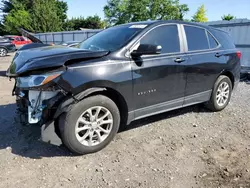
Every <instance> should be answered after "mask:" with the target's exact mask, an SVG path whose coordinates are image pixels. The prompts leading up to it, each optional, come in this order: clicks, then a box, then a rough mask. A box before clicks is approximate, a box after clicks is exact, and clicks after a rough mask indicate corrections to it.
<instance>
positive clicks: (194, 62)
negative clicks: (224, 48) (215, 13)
mask: <svg viewBox="0 0 250 188" xmlns="http://www.w3.org/2000/svg"><path fill="white" fill-rule="evenodd" d="M183 30H184V31H183V32H184V34H185V35H184V38H186V40H184V41H186V45H185V46H186V53H187V55H188V61H187V62H186V65H187V67H186V74H187V85H186V90H185V102H184V105H190V104H195V103H200V102H204V101H208V100H209V99H210V96H211V92H212V88H213V85H214V83H215V80H216V79H217V76H218V75H219V73H220V72H221V70H222V69H223V68H222V67H223V66H224V65H223V62H225V57H224V56H220V55H219V54H220V51H221V46H220V44H219V42H218V41H217V40H216V39H215V37H214V36H213V35H212V34H211V33H210V32H209V31H207V30H206V29H204V28H202V27H198V26H193V25H183Z"/></svg>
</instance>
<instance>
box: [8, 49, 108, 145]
mask: <svg viewBox="0 0 250 188" xmlns="http://www.w3.org/2000/svg"><path fill="white" fill-rule="evenodd" d="M108 53H109V52H108V51H89V50H83V49H75V48H67V47H60V46H54V47H42V48H34V49H27V50H24V51H18V52H17V53H16V54H15V57H14V59H13V61H12V63H11V65H10V67H9V69H8V70H7V73H6V75H7V76H8V77H9V78H14V79H15V81H16V82H15V86H14V89H13V93H12V94H13V95H16V97H17V106H18V108H17V109H18V110H17V113H18V115H19V117H20V118H19V119H20V121H21V123H23V124H32V125H34V124H38V125H41V126H42V140H43V141H45V142H49V143H51V144H55V145H61V143H62V142H61V139H60V131H59V130H56V129H60V126H56V125H55V124H57V120H58V119H59V116H60V115H61V114H62V113H63V112H67V111H68V110H70V109H71V108H72V106H73V105H74V104H75V103H76V102H77V101H78V99H77V96H76V95H78V94H79V92H82V91H81V90H80V91H76V92H75V91H74V93H73V92H72V84H73V85H74V83H71V82H75V81H76V80H77V79H78V77H77V74H72V70H71V71H70V70H69V69H68V66H69V65H72V64H74V63H81V64H84V63H86V62H87V61H88V60H91V59H96V58H101V57H104V56H106V55H107V54H108ZM79 76H81V75H79ZM81 79H82V81H81V82H84V80H83V78H81ZM86 92H87V91H86ZM82 96H83V95H82V94H80V95H79V97H80V98H81V97H82Z"/></svg>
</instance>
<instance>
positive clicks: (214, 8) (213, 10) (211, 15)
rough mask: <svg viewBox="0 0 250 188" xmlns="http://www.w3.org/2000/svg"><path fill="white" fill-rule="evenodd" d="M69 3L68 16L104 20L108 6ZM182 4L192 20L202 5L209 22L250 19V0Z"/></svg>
mask: <svg viewBox="0 0 250 188" xmlns="http://www.w3.org/2000/svg"><path fill="white" fill-rule="evenodd" d="M64 1H67V2H68V6H69V10H68V16H69V18H71V17H79V16H84V17H87V16H93V15H98V16H100V17H101V18H104V13H103V7H104V6H105V5H106V4H107V0H64ZM180 3H182V4H184V3H185V4H187V5H188V7H189V9H190V10H189V12H188V14H187V15H186V16H185V18H186V19H191V17H192V15H194V14H195V12H196V11H197V8H198V7H199V6H201V5H202V4H204V5H205V8H206V10H207V16H208V20H209V21H217V20H221V16H222V15H224V14H229V13H230V14H232V15H234V16H236V17H237V18H248V19H250V0H180Z"/></svg>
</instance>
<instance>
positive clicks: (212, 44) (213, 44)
mask: <svg viewBox="0 0 250 188" xmlns="http://www.w3.org/2000/svg"><path fill="white" fill-rule="evenodd" d="M207 37H208V41H209V46H210V48H211V49H213V48H216V47H217V46H218V45H219V44H218V42H217V41H216V40H215V39H214V37H213V36H212V35H211V34H210V33H209V32H207Z"/></svg>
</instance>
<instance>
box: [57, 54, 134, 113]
mask: <svg viewBox="0 0 250 188" xmlns="http://www.w3.org/2000/svg"><path fill="white" fill-rule="evenodd" d="M107 58H108V57H107ZM93 61H94V60H93ZM95 61H96V60H95ZM57 84H59V85H60V87H61V88H63V89H64V90H66V91H69V92H70V93H72V95H77V94H79V93H81V92H82V91H84V90H87V89H89V88H94V87H104V88H110V89H113V90H115V91H117V92H118V93H120V94H121V95H122V96H123V98H124V99H125V101H126V103H127V106H128V111H132V110H133V108H134V103H133V95H132V75H131V62H130V61H129V59H126V58H116V59H114V58H113V59H112V60H108V59H102V61H100V62H95V63H92V62H91V61H89V62H83V63H82V64H81V63H79V64H77V65H70V66H68V70H67V72H66V73H64V74H63V75H62V76H61V77H60V79H58V80H57Z"/></svg>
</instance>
